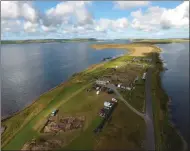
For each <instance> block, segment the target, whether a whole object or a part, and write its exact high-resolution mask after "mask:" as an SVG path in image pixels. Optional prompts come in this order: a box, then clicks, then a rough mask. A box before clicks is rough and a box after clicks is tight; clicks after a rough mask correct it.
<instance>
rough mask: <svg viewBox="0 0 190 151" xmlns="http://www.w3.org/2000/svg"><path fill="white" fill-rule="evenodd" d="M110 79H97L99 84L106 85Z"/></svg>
mask: <svg viewBox="0 0 190 151" xmlns="http://www.w3.org/2000/svg"><path fill="white" fill-rule="evenodd" d="M107 83H108V81H101V80H96V84H97V85H106V84H107Z"/></svg>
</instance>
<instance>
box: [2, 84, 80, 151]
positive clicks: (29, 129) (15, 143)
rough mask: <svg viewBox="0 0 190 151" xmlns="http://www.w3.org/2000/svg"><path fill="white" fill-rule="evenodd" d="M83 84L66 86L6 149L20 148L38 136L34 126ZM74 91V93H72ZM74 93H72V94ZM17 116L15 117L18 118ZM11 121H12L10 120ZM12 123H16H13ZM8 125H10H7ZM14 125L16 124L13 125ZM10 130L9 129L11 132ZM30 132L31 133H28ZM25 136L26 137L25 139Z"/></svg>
mask: <svg viewBox="0 0 190 151" xmlns="http://www.w3.org/2000/svg"><path fill="white" fill-rule="evenodd" d="M81 86H83V85H82V84H72V85H70V86H69V87H67V88H64V89H63V90H62V91H61V93H59V95H57V96H56V97H55V98H54V99H53V100H52V101H51V102H50V103H49V104H48V106H46V108H45V109H44V110H42V111H41V112H40V113H39V114H38V115H36V116H35V117H34V118H33V119H31V120H30V121H29V122H28V123H27V124H26V125H24V126H23V128H22V129H20V130H19V131H18V133H16V135H15V136H14V137H13V138H12V139H11V140H10V142H8V144H6V145H5V146H3V149H4V150H11V149H16V150H17V149H20V148H21V147H22V146H23V145H24V143H25V142H26V141H28V140H31V139H32V138H33V137H37V136H38V133H36V132H35V131H36V130H35V129H34V127H35V125H36V124H38V122H40V121H41V120H42V119H44V118H46V117H47V116H48V115H49V113H50V112H51V111H52V110H53V109H54V108H57V107H59V106H60V105H61V104H63V103H64V102H66V101H68V100H69V99H70V97H72V95H74V93H76V92H77V90H78V89H81ZM72 93H73V94H72ZM71 94H72V95H71ZM16 117H17V116H15V117H14V118H16ZM9 122H10V121H9ZM12 124H15V122H14V123H12ZM7 126H8V125H7ZM13 126H14V125H13ZM9 132H10V131H7V134H9ZM28 134H30V135H28ZM23 138H24V139H23Z"/></svg>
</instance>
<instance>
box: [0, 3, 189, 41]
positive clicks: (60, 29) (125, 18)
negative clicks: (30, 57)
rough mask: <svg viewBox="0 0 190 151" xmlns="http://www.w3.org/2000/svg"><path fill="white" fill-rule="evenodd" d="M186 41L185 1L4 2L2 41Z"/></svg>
mask: <svg viewBox="0 0 190 151" xmlns="http://www.w3.org/2000/svg"><path fill="white" fill-rule="evenodd" d="M174 37H175V38H187V37H189V2H188V1H186V2H184V1H168V2H165V1H155V2H151V1H32V2H24V1H23V2H21V1H4V2H1V39H10V40H11V39H13V40H17V39H18V40H19V39H44V38H98V39H118V38H174Z"/></svg>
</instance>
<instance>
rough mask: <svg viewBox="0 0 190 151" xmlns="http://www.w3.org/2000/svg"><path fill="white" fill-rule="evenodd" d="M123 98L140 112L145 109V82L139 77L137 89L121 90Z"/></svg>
mask: <svg viewBox="0 0 190 151" xmlns="http://www.w3.org/2000/svg"><path fill="white" fill-rule="evenodd" d="M119 91H120V93H121V94H122V96H123V98H124V99H125V100H127V102H128V103H129V104H130V105H132V106H133V107H134V108H135V109H137V110H138V111H139V112H144V110H145V82H144V81H143V80H142V79H141V77H139V80H138V81H137V82H136V84H135V89H134V90H131V91H128V90H127V91H124V90H121V89H120V90H119Z"/></svg>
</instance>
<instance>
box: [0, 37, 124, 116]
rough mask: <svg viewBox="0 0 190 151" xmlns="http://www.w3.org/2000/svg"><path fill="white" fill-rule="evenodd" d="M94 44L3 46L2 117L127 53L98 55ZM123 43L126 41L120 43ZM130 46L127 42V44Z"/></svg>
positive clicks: (102, 52) (109, 50)
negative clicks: (95, 66)
mask: <svg viewBox="0 0 190 151" xmlns="http://www.w3.org/2000/svg"><path fill="white" fill-rule="evenodd" d="M92 43H94V42H83V43H80V42H76V43H74V42H73V43H72V42H70V43H33V44H10V45H1V67H2V68H1V79H2V81H1V99H2V102H1V105H2V108H1V116H2V117H7V116H9V115H11V114H13V113H14V112H17V111H19V110H21V109H23V108H24V107H26V106H28V105H29V104H31V103H32V101H33V100H35V99H36V98H38V96H40V95H41V94H42V93H44V92H46V91H48V90H49V89H51V88H53V87H55V86H57V85H59V84H60V83H62V82H64V81H66V80H68V79H69V77H71V75H72V74H74V73H76V72H80V71H82V70H84V69H85V68H87V67H88V66H90V65H92V64H95V63H99V62H101V61H102V59H103V58H104V57H110V56H111V57H112V56H116V55H119V54H124V53H126V52H127V51H124V50H121V49H119V50H117V51H115V50H116V49H108V50H107V51H97V50H95V49H92V48H91V47H90V45H91V44H92ZM121 43H123V41H121ZM125 43H127V41H125Z"/></svg>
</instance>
